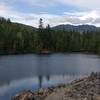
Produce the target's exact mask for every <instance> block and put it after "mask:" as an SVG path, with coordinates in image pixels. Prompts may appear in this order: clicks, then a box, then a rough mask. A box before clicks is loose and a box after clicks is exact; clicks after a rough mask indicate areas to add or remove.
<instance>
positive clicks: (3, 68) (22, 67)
mask: <svg viewBox="0 0 100 100" xmlns="http://www.w3.org/2000/svg"><path fill="white" fill-rule="evenodd" d="M99 71H100V58H99V57H98V56H97V55H86V54H51V55H34V54H29V55H11V56H0V100H10V98H11V96H13V95H15V94H16V93H18V92H19V91H22V90H37V89H39V88H40V87H43V88H45V87H48V86H52V85H57V84H60V83H66V82H70V81H71V80H73V79H75V78H79V77H83V76H85V75H88V74H90V73H91V72H99Z"/></svg>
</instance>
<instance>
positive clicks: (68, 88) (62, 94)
mask: <svg viewBox="0 0 100 100" xmlns="http://www.w3.org/2000/svg"><path fill="white" fill-rule="evenodd" d="M11 100H100V73H91V75H90V76H87V77H84V78H82V79H77V80H74V81H73V82H71V83H68V84H62V85H59V86H56V87H48V88H47V89H40V90H39V91H37V92H32V91H22V92H21V93H19V94H17V95H15V96H14V97H12V98H11Z"/></svg>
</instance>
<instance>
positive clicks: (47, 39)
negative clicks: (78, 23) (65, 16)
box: [0, 17, 100, 54]
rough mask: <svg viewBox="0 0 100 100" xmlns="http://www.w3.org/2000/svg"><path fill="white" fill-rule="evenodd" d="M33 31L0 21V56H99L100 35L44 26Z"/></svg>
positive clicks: (8, 21) (29, 28) (2, 19)
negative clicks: (44, 54)
mask: <svg viewBox="0 0 100 100" xmlns="http://www.w3.org/2000/svg"><path fill="white" fill-rule="evenodd" d="M42 21H43V20H42V19H40V22H39V23H40V25H39V28H38V29H36V28H33V27H29V26H25V25H21V24H17V23H12V22H11V21H10V19H5V18H2V17H1V18H0V54H15V53H32V52H33V53H36V52H39V51H40V50H43V49H46V50H50V51H52V52H91V53H98V54H100V32H99V31H97V32H90V31H89V32H88V31H87V32H81V33H80V32H77V31H73V30H72V31H66V30H64V29H63V30H55V29H52V28H50V25H47V27H46V28H43V22H42Z"/></svg>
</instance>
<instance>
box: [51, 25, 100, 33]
mask: <svg viewBox="0 0 100 100" xmlns="http://www.w3.org/2000/svg"><path fill="white" fill-rule="evenodd" d="M52 29H54V30H67V31H71V30H73V31H78V32H86V31H89V32H90V31H98V30H100V28H99V27H96V26H93V25H78V26H74V25H69V24H67V25H58V26H55V27H52Z"/></svg>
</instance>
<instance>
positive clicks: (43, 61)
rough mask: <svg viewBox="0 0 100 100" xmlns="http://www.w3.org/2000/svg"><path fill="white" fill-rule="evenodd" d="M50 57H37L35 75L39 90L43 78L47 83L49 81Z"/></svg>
mask: <svg viewBox="0 0 100 100" xmlns="http://www.w3.org/2000/svg"><path fill="white" fill-rule="evenodd" d="M49 61H50V57H49V55H39V57H38V62H37V64H38V66H37V75H38V80H39V88H41V87H42V83H43V77H44V76H45V78H46V79H47V80H48V81H49V80H50V62H49Z"/></svg>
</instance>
